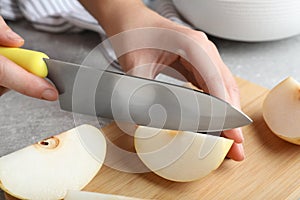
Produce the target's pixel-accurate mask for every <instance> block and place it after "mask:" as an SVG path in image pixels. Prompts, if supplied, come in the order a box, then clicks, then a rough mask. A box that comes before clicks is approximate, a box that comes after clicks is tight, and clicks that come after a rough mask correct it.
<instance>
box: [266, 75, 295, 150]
mask: <svg viewBox="0 0 300 200" xmlns="http://www.w3.org/2000/svg"><path fill="white" fill-rule="evenodd" d="M263 117H264V119H265V122H266V123H267V125H268V126H269V128H270V129H271V130H272V132H273V133H275V134H276V135H277V136H278V137H280V138H282V139H284V140H286V141H288V142H291V143H294V144H298V145H300V123H299V122H300V84H299V83H298V82H297V81H296V80H294V79H293V78H292V77H288V78H286V79H285V80H283V81H282V82H281V83H279V84H278V85H277V86H275V87H274V88H273V89H272V90H271V91H270V92H269V94H268V95H267V97H266V98H265V100H264V103H263Z"/></svg>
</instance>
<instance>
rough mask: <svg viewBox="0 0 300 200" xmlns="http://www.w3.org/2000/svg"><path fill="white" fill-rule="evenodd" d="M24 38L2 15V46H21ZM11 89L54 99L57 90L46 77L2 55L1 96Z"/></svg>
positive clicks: (0, 39) (0, 61)
mask: <svg viewBox="0 0 300 200" xmlns="http://www.w3.org/2000/svg"><path fill="white" fill-rule="evenodd" d="M23 44H24V40H23V39H22V38H21V37H20V36H19V35H18V34H16V33H15V32H13V31H12V30H11V29H10V28H9V27H8V26H7V24H6V23H5V21H4V20H3V18H2V17H1V16H0V46H6V47H20V46H22V45H23ZM9 89H12V90H15V91H17V92H20V93H22V94H24V95H27V96H31V97H35V98H40V99H45V100H50V101H54V100H56V99H57V97H58V93H57V90H56V89H55V87H54V86H53V85H51V84H50V83H49V82H47V81H46V80H45V79H43V78H40V77H37V76H35V75H33V74H31V73H29V72H27V71H26V70H24V69H23V68H21V67H20V66H18V65H17V64H15V63H14V62H12V61H11V60H9V59H7V58H6V57H4V56H1V55H0V96H1V95H2V94H4V93H5V92H7V91H8V90H9Z"/></svg>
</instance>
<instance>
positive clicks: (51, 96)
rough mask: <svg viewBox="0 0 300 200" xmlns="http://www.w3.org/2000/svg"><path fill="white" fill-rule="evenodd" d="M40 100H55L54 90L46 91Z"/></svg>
mask: <svg viewBox="0 0 300 200" xmlns="http://www.w3.org/2000/svg"><path fill="white" fill-rule="evenodd" d="M42 99H45V100H49V101H54V100H56V99H57V94H56V92H55V91H54V90H51V89H47V90H45V91H44V92H43V93H42Z"/></svg>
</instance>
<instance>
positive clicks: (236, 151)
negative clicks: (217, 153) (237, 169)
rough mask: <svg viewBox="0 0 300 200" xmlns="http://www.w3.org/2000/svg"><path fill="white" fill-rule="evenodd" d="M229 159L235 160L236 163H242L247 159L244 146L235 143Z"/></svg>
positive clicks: (229, 153)
mask: <svg viewBox="0 0 300 200" xmlns="http://www.w3.org/2000/svg"><path fill="white" fill-rule="evenodd" d="M227 157H228V158H230V159H232V160H235V161H242V160H244V159H245V153H244V148H243V145H242V144H238V143H233V145H232V146H231V149H230V150H229V152H228V154H227Z"/></svg>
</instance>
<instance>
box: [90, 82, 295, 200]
mask: <svg viewBox="0 0 300 200" xmlns="http://www.w3.org/2000/svg"><path fill="white" fill-rule="evenodd" d="M237 81H238V85H239V88H240V91H241V104H242V108H243V111H244V112H245V113H246V114H248V115H249V116H250V117H251V118H252V119H253V121H254V122H253V124H251V125H249V126H246V127H244V128H243V132H244V137H245V143H244V145H245V154H246V159H245V160H244V161H242V162H235V161H233V160H229V159H226V160H225V161H224V162H223V164H222V165H221V166H220V168H218V169H217V170H216V171H214V172H212V173H211V174H210V175H208V176H207V177H205V178H203V179H201V180H198V181H195V182H190V183H176V182H172V181H168V180H165V179H163V178H161V177H159V176H157V175H155V174H154V173H151V172H148V173H142V174H140V173H138V174H137V173H135V174H133V173H125V172H120V171H118V170H115V169H112V168H110V167H107V166H104V167H102V169H101V170H100V171H99V173H98V175H97V176H96V177H95V178H94V179H93V181H92V182H90V184H89V185H88V186H86V187H85V188H84V190H85V191H92V192H101V193H110V194H118V195H126V196H131V197H138V198H147V199H172V200H173V199H298V198H300V146H297V145H293V144H290V143H287V142H285V141H283V140H281V139H279V138H278V137H277V136H275V135H274V134H273V133H272V132H271V131H270V129H269V128H268V127H267V125H266V124H265V122H264V119H263V117H262V103H263V100H264V98H265V96H266V95H267V93H268V90H267V89H265V88H262V87H260V86H258V85H255V84H252V83H250V82H248V81H245V80H242V79H239V78H237ZM283 123H284V121H283ZM103 131H104V133H105V134H106V135H107V136H108V138H109V139H110V140H111V141H112V142H113V143H115V144H117V145H120V146H122V148H124V149H127V150H133V144H132V141H131V139H130V138H129V137H127V136H125V135H124V134H123V132H122V131H121V130H120V129H118V127H117V126H116V125H115V124H111V125H109V126H107V127H105V128H104V129H103ZM182 170H185V169H182ZM178 173H180V172H178Z"/></svg>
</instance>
